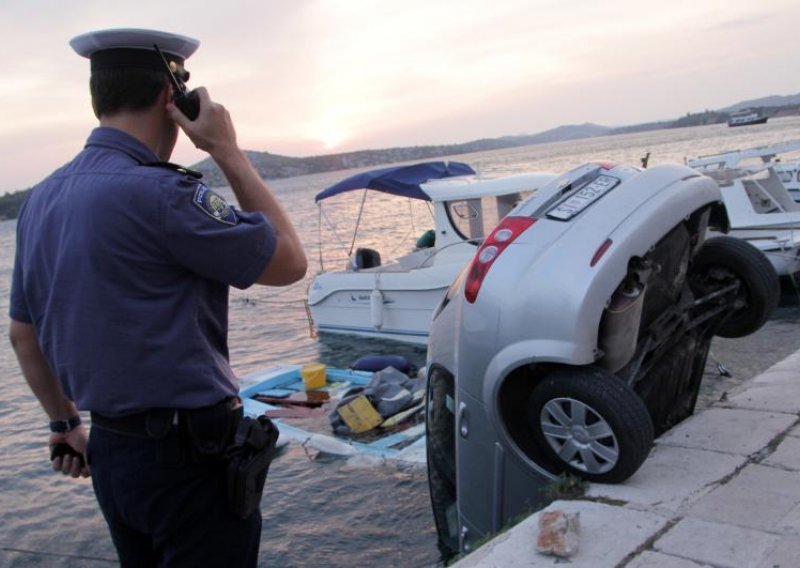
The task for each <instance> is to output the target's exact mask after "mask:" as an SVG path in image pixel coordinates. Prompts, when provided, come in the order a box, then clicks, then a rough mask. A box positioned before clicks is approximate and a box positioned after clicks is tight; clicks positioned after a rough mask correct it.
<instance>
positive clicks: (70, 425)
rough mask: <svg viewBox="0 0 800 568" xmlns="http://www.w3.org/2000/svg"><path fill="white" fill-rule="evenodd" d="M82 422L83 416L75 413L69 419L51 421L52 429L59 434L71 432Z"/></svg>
mask: <svg viewBox="0 0 800 568" xmlns="http://www.w3.org/2000/svg"><path fill="white" fill-rule="evenodd" d="M80 424H81V417H80V416H79V415H77V414H76V415H75V416H73V417H72V418H70V419H69V420H51V421H50V431H51V432H55V433H57V434H64V433H66V432H70V431H72V430H74V429H75V428H77V427H78V426H80Z"/></svg>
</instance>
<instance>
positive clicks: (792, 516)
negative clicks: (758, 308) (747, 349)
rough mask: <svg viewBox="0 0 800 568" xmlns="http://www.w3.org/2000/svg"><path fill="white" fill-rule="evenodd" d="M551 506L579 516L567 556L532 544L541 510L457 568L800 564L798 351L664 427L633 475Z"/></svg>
mask: <svg viewBox="0 0 800 568" xmlns="http://www.w3.org/2000/svg"><path fill="white" fill-rule="evenodd" d="M549 510H561V511H564V512H567V513H572V512H579V513H580V536H579V539H578V540H579V548H578V551H577V552H576V553H575V554H574V555H573V556H571V557H570V558H567V559H564V558H557V557H554V556H546V555H543V554H540V553H538V552H537V551H536V540H537V536H538V534H539V529H538V519H539V515H540V514H541V513H542V512H541V511H540V512H537V513H535V514H533V515H531V516H530V517H528V518H527V519H525V520H524V521H522V522H521V523H519V524H518V525H516V526H514V527H513V528H511V529H510V530H508V531H506V532H504V533H502V534H500V535H498V536H496V537H495V538H494V539H492V540H491V541H489V542H487V543H486V544H484V545H483V546H482V547H480V548H478V549H477V550H475V551H474V552H472V553H471V554H469V555H468V556H465V557H464V558H462V559H461V560H460V561H458V562H457V563H455V564H454V565H453V566H456V567H458V568H466V567H470V566H480V567H494V566H496V567H498V568H500V567H502V568H513V567H521V566H526V567H540V566H542V567H544V566H563V565H567V566H570V568H583V567H586V568H623V567H624V568H698V567H713V568H751V567H752V568H796V567H800V351H798V352H797V353H795V354H794V355H791V356H789V357H788V358H786V359H784V360H783V361H781V362H780V363H777V364H776V365H774V366H773V367H771V368H769V369H768V370H766V371H765V372H763V373H762V374H760V375H758V376H756V377H754V378H753V379H751V380H749V381H747V382H745V383H743V384H742V385H740V386H739V387H737V388H736V389H735V390H733V391H732V392H731V393H729V395H728V396H727V398H726V399H725V400H723V401H719V402H716V403H714V404H713V405H711V406H710V407H709V408H707V409H705V410H702V411H701V412H699V413H697V414H695V415H694V416H691V417H690V418H689V419H687V420H685V421H684V422H682V423H681V424H679V425H678V426H676V427H675V428H673V429H672V430H670V431H669V432H667V433H666V434H664V435H663V436H661V437H660V438H659V439H658V440H656V444H655V447H654V449H653V451H652V452H651V454H650V456H649V457H648V459H647V460H646V461H645V463H644V465H643V466H642V468H641V469H640V470H639V471H638V472H637V473H636V474H634V475H633V476H632V477H631V478H630V479H629V480H628V481H626V482H625V483H623V484H620V485H604V484H592V485H591V486H590V488H589V490H588V491H587V493H586V495H584V496H583V497H582V498H581V499H579V500H569V501H563V500H562V501H556V502H553V503H551V504H550V505H549V506H548V507H547V508H546V509H545V511H549Z"/></svg>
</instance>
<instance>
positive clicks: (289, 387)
mask: <svg viewBox="0 0 800 568" xmlns="http://www.w3.org/2000/svg"><path fill="white" fill-rule="evenodd" d="M305 367H306V366H305V365H283V366H279V367H274V368H267V369H260V370H257V371H253V372H252V373H248V374H246V375H244V376H242V377H241V378H240V382H241V385H242V386H241V388H240V391H239V397H240V398H241V399H242V403H243V406H244V413H245V414H246V415H247V416H250V417H257V416H260V415H265V416H268V417H269V418H270V419H271V420H273V421H274V422H275V424H276V425H277V426H278V429H279V431H280V437H279V443H280V444H281V445H287V444H299V445H302V446H303V447H304V448H306V449H307V450H314V451H316V452H319V453H324V454H328V455H335V456H339V457H342V458H351V457H355V456H361V457H363V458H374V459H380V460H389V459H391V460H395V461H398V462H405V463H410V464H413V463H416V464H422V463H425V459H426V457H425V425H424V423H423V422H424V420H423V418H424V414H423V412H422V410H424V402H423V401H422V398H421V397H417V399H415V400H412V401H411V402H410V403H409V405H408V408H405V409H403V411H402V412H398V413H397V414H395V415H394V416H391V417H386V418H385V419H382V420H381V422H380V423H378V424H377V425H376V426H375V427H374V428H372V429H371V430H370V431H369V432H365V433H360V434H350V435H340V434H337V433H336V432H334V431H333V430H332V428H331V425H330V420H329V414H330V413H331V412H332V411H334V410H335V405H336V403H337V402H339V401H341V400H342V397H343V396H345V395H346V394H347V393H348V392H350V391H352V390H354V389H355V390H359V389H361V388H364V387H366V386H368V385H369V384H370V382H371V381H373V380H374V379H375V376H376V375H377V374H378V373H380V372H381V371H364V370H357V369H339V368H325V369H324V370H323V371H322V382H321V384H319V385H318V386H315V387H314V388H308V387H309V385H308V384H307V383H306V379H305V378H304V368H305ZM394 371H395V372H396V373H400V371H399V370H394ZM409 380H413V379H410V378H409ZM420 380H422V379H420ZM420 395H424V391H420Z"/></svg>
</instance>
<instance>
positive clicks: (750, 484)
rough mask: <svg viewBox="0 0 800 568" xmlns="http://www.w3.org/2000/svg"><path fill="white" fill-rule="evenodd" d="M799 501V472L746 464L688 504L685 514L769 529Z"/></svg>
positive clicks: (777, 527) (776, 528)
mask: <svg viewBox="0 0 800 568" xmlns="http://www.w3.org/2000/svg"><path fill="white" fill-rule="evenodd" d="M798 504H800V474H798V473H796V472H787V471H783V470H780V469H774V468H769V467H765V466H761V465H748V466H747V467H745V468H744V469H743V470H742V471H741V472H740V473H739V475H737V476H736V477H734V478H733V479H731V481H730V482H728V483H726V484H725V485H721V486H719V487H717V488H716V489H714V491H712V492H711V493H709V494H708V495H706V496H705V497H703V498H702V499H700V500H699V501H698V502H697V503H695V504H694V505H692V506H691V507H689V509H688V510H687V515H689V516H691V517H697V518H700V519H704V520H707V521H719V522H722V523H725V524H729V525H736V526H739V527H747V528H753V529H760V530H764V531H770V532H772V531H777V530H779V527H780V526H781V524H782V522H783V519H784V518H785V517H786V516H787V515H789V514H790V513H791V512H792V510H793V509H794V508H795V507H796V506H797V505H798Z"/></svg>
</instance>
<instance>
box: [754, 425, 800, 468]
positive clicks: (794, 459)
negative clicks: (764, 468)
mask: <svg viewBox="0 0 800 568" xmlns="http://www.w3.org/2000/svg"><path fill="white" fill-rule="evenodd" d="M796 435H797V430H796V429H795V430H792V432H790V435H788V436H786V437H785V438H784V439H783V440H782V441H781V443H780V444H778V447H777V448H775V451H774V452H772V453H771V454H770V455H768V456H767V457H766V458H764V462H763V463H765V464H768V465H775V466H779V467H783V468H786V469H791V470H793V471H800V438H798V437H796Z"/></svg>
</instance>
